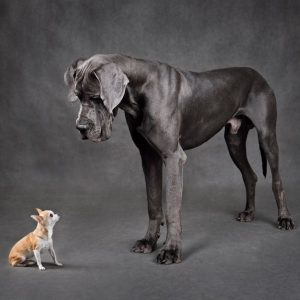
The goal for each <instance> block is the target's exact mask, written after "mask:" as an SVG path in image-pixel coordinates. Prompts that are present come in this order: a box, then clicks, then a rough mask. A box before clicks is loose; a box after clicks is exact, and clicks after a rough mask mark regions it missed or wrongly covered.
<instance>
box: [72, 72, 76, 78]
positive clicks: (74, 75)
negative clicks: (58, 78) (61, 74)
mask: <svg viewBox="0 0 300 300" xmlns="http://www.w3.org/2000/svg"><path fill="white" fill-rule="evenodd" d="M75 78H76V71H75V72H74V74H73V79H75Z"/></svg>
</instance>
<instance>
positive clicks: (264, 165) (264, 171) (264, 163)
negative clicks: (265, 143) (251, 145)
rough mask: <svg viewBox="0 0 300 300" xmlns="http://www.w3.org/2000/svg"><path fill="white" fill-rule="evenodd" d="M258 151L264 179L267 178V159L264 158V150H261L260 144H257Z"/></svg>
mask: <svg viewBox="0 0 300 300" xmlns="http://www.w3.org/2000/svg"><path fill="white" fill-rule="evenodd" d="M259 150H260V155H261V161H262V170H263V174H264V176H265V177H266V176H267V157H266V153H265V150H264V149H263V147H262V145H261V143H260V142H259Z"/></svg>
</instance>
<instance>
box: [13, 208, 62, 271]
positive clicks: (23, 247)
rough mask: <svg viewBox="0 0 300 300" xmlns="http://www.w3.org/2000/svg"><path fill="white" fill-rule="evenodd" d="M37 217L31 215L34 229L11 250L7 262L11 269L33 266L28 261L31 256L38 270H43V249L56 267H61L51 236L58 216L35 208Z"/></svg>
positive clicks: (30, 261)
mask: <svg viewBox="0 0 300 300" xmlns="http://www.w3.org/2000/svg"><path fill="white" fill-rule="evenodd" d="M36 210H37V212H38V215H32V216H31V218H32V219H34V220H35V221H37V226H36V229H35V230H34V231H33V232H30V233H29V234H28V235H26V236H24V237H23V238H22V239H21V240H19V241H18V242H17V243H16V244H15V245H14V246H13V247H12V249H11V251H10V253H9V256H8V261H9V263H10V264H11V265H12V266H13V267H26V266H28V265H32V264H34V261H32V260H30V258H32V257H33V256H34V257H35V259H36V263H37V265H38V267H39V269H40V270H45V267H44V266H43V265H42V262H41V255H40V253H42V251H43V250H44V249H48V251H49V253H50V255H51V256H52V258H53V261H54V263H55V264H56V265H57V266H62V264H61V263H60V262H58V261H57V258H56V254H55V251H54V248H53V241H52V234H53V227H54V225H55V223H56V222H57V221H58V220H59V218H60V217H59V215H57V214H55V213H54V212H53V211H51V210H41V209H39V208H36Z"/></svg>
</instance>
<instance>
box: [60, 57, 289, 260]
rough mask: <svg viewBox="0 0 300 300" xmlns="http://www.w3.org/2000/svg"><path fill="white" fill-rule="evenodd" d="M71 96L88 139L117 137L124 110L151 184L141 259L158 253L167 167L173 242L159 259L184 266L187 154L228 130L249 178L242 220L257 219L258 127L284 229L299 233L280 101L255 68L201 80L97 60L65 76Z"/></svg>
mask: <svg viewBox="0 0 300 300" xmlns="http://www.w3.org/2000/svg"><path fill="white" fill-rule="evenodd" d="M65 82H66V84H67V85H68V86H69V88H70V94H69V95H70V97H71V98H72V99H76V98H77V99H79V100H80V111H79V115H78V118H77V121H76V126H77V128H78V130H80V132H81V135H82V138H83V139H90V140H92V141H94V142H100V141H103V140H106V139H107V138H109V137H110V134H111V128H112V121H113V119H114V116H115V115H116V111H117V109H118V108H121V109H123V110H124V111H125V116H126V121H127V124H128V127H129V130H130V134H131V136H132V139H133V141H134V143H135V145H136V146H137V147H138V149H139V151H140V154H141V158H142V165H143V171H144V174H145V180H146V191H147V200H148V213H149V226H148V230H147V232H146V235H145V237H144V238H142V239H140V240H138V241H137V242H136V243H135V244H134V246H133V248H132V251H133V252H138V253H149V252H152V251H153V250H154V249H156V246H157V240H158V238H159V236H160V225H161V222H162V219H163V213H162V166H163V164H164V165H165V168H166V212H165V214H166V223H167V237H166V242H165V244H164V247H163V249H162V250H161V252H160V253H159V255H158V257H157V261H158V262H159V263H162V264H170V263H178V262H180V261H181V259H182V250H181V249H182V247H181V217H180V216H181V200H182V185H183V180H182V176H183V165H184V163H185V161H186V154H185V152H184V150H186V149H190V148H194V147H197V146H199V145H201V144H202V143H204V142H205V141H207V140H208V139H210V138H211V137H212V136H213V135H214V134H216V133H217V132H218V131H220V130H221V129H222V128H223V127H225V141H226V144H227V147H228V150H229V153H230V156H231V158H232V160H233V162H234V164H235V165H236V166H237V167H238V168H239V170H240V171H241V174H242V176H243V180H244V183H245V188H246V207H245V209H244V210H243V211H242V212H240V213H239V214H238V217H237V220H238V221H245V222H248V221H252V220H253V219H254V215H255V185H256V181H257V176H256V174H255V173H254V171H253V170H252V168H251V166H250V164H249V162H248V159H247V155H246V139H247V135H248V132H249V130H250V129H252V128H253V127H255V128H256V130H257V132H258V139H259V146H260V150H261V154H262V160H263V173H264V174H266V162H267V161H268V163H269V165H270V169H271V172H272V189H273V192H274V196H275V199H276V203H277V207H278V227H279V228H280V229H287V230H288V229H293V228H294V223H293V221H292V218H291V216H290V213H289V211H288V208H287V203H286V196H285V192H284V189H283V185H282V180H281V177H280V174H279V166H278V157H279V153H278V146H277V139H276V118H277V116H276V114H277V112H276V100H275V96H274V93H273V91H272V89H271V88H270V87H269V85H268V83H267V82H266V80H265V79H264V78H263V77H262V76H261V75H260V74H259V73H258V72H256V71H255V70H253V69H251V68H228V69H219V70H213V71H209V72H203V73H197V72H187V71H182V70H179V69H177V68H174V67H171V66H169V65H167V64H164V63H160V62H152V61H147V60H142V59H135V58H131V57H128V56H124V55H95V56H93V57H91V58H89V59H87V60H85V59H78V60H76V61H75V62H74V63H73V64H72V65H71V66H70V67H69V68H68V70H67V72H66V73H65Z"/></svg>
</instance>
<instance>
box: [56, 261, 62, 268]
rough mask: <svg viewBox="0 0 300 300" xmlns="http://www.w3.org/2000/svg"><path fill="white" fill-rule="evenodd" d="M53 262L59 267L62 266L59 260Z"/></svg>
mask: <svg viewBox="0 0 300 300" xmlns="http://www.w3.org/2000/svg"><path fill="white" fill-rule="evenodd" d="M55 264H56V265H57V266H60V267H62V266H63V264H62V263H60V262H58V261H57V262H56V263H55Z"/></svg>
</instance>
